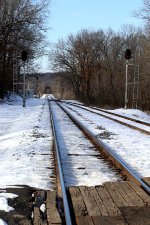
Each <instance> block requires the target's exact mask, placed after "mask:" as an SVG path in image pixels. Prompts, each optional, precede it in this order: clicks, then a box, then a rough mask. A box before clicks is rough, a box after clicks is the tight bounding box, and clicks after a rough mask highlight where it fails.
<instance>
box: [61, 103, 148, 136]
mask: <svg viewBox="0 0 150 225" xmlns="http://www.w3.org/2000/svg"><path fill="white" fill-rule="evenodd" d="M65 104H66V103H65ZM71 105H73V106H75V107H79V108H81V109H84V110H87V111H89V112H92V113H95V114H97V115H99V116H103V117H105V118H107V119H109V120H113V121H115V122H117V123H120V124H122V125H125V126H128V127H130V128H132V129H134V130H138V131H140V132H142V133H144V134H148V135H150V131H147V130H144V129H142V128H140V127H138V126H137V127H136V126H135V125H132V124H129V123H126V122H123V121H121V120H118V119H115V118H111V117H109V116H106V115H103V114H101V113H99V112H94V111H92V110H91V109H86V108H85V107H84V106H81V105H78V104H71ZM99 111H101V110H99ZM104 113H105V112H104ZM106 113H107V112H106ZM107 114H109V113H107ZM115 116H118V115H115ZM122 118H124V119H127V118H125V117H122ZM131 121H133V122H136V121H134V120H131ZM143 125H145V124H143Z"/></svg>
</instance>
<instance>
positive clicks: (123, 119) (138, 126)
mask: <svg viewBox="0 0 150 225" xmlns="http://www.w3.org/2000/svg"><path fill="white" fill-rule="evenodd" d="M61 102H62V103H63V104H66V105H72V106H74V107H77V108H80V109H84V110H86V111H89V112H92V113H94V114H97V115H100V116H102V117H105V118H107V119H110V120H113V121H115V122H117V123H120V124H122V125H125V126H127V127H130V128H132V129H134V130H138V131H140V132H142V133H144V134H148V135H150V123H148V122H145V121H141V120H138V119H134V118H130V117H127V116H123V115H120V114H117V113H113V112H109V111H106V110H103V109H99V108H96V107H88V108H87V107H86V106H84V105H82V104H79V103H72V102H68V101H61Z"/></svg>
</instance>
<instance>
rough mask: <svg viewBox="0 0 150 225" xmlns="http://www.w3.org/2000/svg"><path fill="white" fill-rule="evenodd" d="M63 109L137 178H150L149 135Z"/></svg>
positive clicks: (107, 120) (76, 109)
mask: <svg viewBox="0 0 150 225" xmlns="http://www.w3.org/2000/svg"><path fill="white" fill-rule="evenodd" d="M65 108H66V109H67V110H69V111H70V112H71V113H72V114H73V115H74V116H75V117H76V118H77V119H78V120H80V122H81V123H83V125H84V126H86V127H87V129H89V130H90V131H91V132H93V134H94V135H95V136H97V137H98V138H99V139H100V140H102V141H103V143H105V144H108V145H109V146H110V147H111V148H112V152H113V153H114V154H115V155H116V156H119V158H120V160H121V161H122V162H124V163H125V164H127V165H128V167H129V168H131V169H132V170H133V171H134V172H135V173H136V174H137V175H138V176H140V177H150V170H149V168H150V160H149V154H150V148H149V146H150V137H149V135H146V134H143V133H141V132H139V131H136V130H133V129H131V128H128V127H126V126H124V125H121V124H118V123H116V122H114V121H112V120H109V119H107V118H104V117H101V116H99V115H96V114H94V113H91V112H88V111H86V110H84V109H80V108H77V107H75V106H72V105H69V108H70V109H71V108H72V109H73V110H74V111H72V110H70V109H68V107H67V106H65Z"/></svg>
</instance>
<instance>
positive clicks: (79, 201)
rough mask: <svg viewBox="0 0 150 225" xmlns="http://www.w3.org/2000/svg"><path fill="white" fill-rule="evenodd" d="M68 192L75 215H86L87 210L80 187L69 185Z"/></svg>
mask: <svg viewBox="0 0 150 225" xmlns="http://www.w3.org/2000/svg"><path fill="white" fill-rule="evenodd" d="M69 193H70V196H71V200H72V205H73V209H74V214H75V217H79V216H85V215H87V214H88V212H87V209H86V206H85V204H84V201H83V198H82V195H81V192H80V189H79V188H78V187H70V188H69Z"/></svg>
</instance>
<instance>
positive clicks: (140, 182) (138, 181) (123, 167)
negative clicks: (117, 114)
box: [57, 102, 150, 194]
mask: <svg viewBox="0 0 150 225" xmlns="http://www.w3.org/2000/svg"><path fill="white" fill-rule="evenodd" d="M57 104H58V105H59V106H60V107H61V108H62V109H63V111H64V112H65V113H66V114H67V115H68V116H69V117H70V119H71V120H72V121H73V122H74V123H75V124H76V125H77V126H78V127H79V128H80V129H81V130H82V131H83V132H84V133H85V134H86V135H87V136H88V137H89V138H90V139H92V141H93V142H94V143H95V144H96V145H97V146H98V147H99V148H100V149H101V150H102V151H103V152H104V153H105V154H106V155H107V156H108V157H109V159H110V160H112V161H113V162H114V163H115V164H116V165H117V166H118V167H119V168H120V169H121V170H123V171H124V174H126V175H127V177H128V178H130V179H131V180H133V181H134V182H135V183H136V184H138V185H139V186H141V187H142V188H143V189H144V190H145V191H146V192H147V193H148V194H150V187H149V186H148V185H147V184H146V183H145V182H144V181H143V180H142V179H141V178H140V177H138V176H137V175H136V174H134V173H133V172H132V171H131V170H130V169H129V168H128V166H127V165H126V163H125V162H123V161H122V160H120V159H118V158H117V156H116V155H115V154H114V153H113V150H112V149H111V147H110V146H108V145H107V144H105V143H104V142H103V141H102V140H99V139H97V138H96V137H95V135H94V134H92V132H91V131H90V130H89V129H87V128H86V127H85V126H83V124H82V123H80V122H79V121H77V120H76V119H75V118H74V116H73V115H72V114H71V113H70V112H69V111H68V110H67V109H65V108H64V106H62V105H61V104H60V103H58V102H57Z"/></svg>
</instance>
